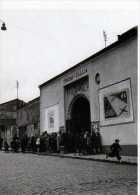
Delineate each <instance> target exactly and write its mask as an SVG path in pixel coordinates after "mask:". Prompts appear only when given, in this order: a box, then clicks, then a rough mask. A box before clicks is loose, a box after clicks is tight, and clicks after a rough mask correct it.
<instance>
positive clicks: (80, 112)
mask: <svg viewBox="0 0 140 195" xmlns="http://www.w3.org/2000/svg"><path fill="white" fill-rule="evenodd" d="M70 118H71V128H70V131H71V133H72V134H81V133H84V131H90V104H89V101H88V99H87V98H86V97H85V96H82V95H79V96H78V97H76V98H75V99H74V100H73V102H72V105H71V111H70Z"/></svg>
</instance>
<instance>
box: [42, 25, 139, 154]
mask: <svg viewBox="0 0 140 195" xmlns="http://www.w3.org/2000/svg"><path fill="white" fill-rule="evenodd" d="M137 53H138V50H137V27H134V28H133V29H130V30H128V31H127V32H125V33H123V34H122V35H120V36H118V41H116V42H114V43H113V44H111V45H109V46H107V47H106V48H104V49H103V50H101V51H99V52H97V53H96V54H94V55H93V56H91V57H89V58H87V59H85V60H84V61H82V62H80V63H79V64H77V65H75V66H73V67H72V68H70V69H68V70H66V71H65V72H63V73H61V74H60V75H58V76H56V77H54V78H52V79H51V80H49V81H47V82H45V83H43V84H42V85H40V130H41V131H42V132H43V131H46V130H47V132H48V133H51V132H58V131H60V130H61V131H69V132H71V133H73V134H75V133H76V132H77V133H78V132H81V131H83V130H89V131H91V130H92V129H94V130H96V129H97V128H99V130H100V133H101V136H102V144H103V146H104V147H105V148H108V147H109V145H110V144H111V143H112V142H113V141H114V139H116V138H119V139H120V144H121V145H122V148H123V153H124V154H126V155H136V154H137Z"/></svg>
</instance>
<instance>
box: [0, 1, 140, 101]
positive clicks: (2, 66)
mask: <svg viewBox="0 0 140 195" xmlns="http://www.w3.org/2000/svg"><path fill="white" fill-rule="evenodd" d="M76 2H78V3H77V4H69V5H67V4H65V3H63V2H61V3H60V4H59V5H58V2H57V3H54V4H51V3H50V4H43V3H41V4H40V6H38V5H37V4H35V3H34V4H30V5H29V4H27V3H24V4H23V3H21V4H19V3H15V4H14V6H15V7H14V6H12V5H11V4H10V3H8V1H7V4H6V3H5V4H3V6H1V7H0V19H2V20H4V21H5V22H6V25H7V28H8V29H7V31H0V103H3V102H5V101H8V100H11V99H14V98H16V80H18V81H19V98H20V99H22V100H24V101H29V100H31V99H34V98H35V97H37V96H39V89H38V86H39V85H40V84H42V83H43V82H45V81H47V80H48V79H50V78H52V77H53V76H56V75H57V74H59V73H61V72H62V71H64V70H66V69H68V68H70V67H71V66H73V65H75V64H76V63H78V62H80V61H81V60H83V59H85V58H87V57H89V56H90V55H92V54H94V53H95V52H97V51H99V50H101V49H103V48H104V39H103V33H102V32H103V30H105V31H106V33H107V38H108V42H107V44H108V45H109V44H111V43H112V42H114V41H116V40H117V35H118V34H121V33H123V32H125V31H127V30H128V29H130V28H131V27H133V26H136V25H138V24H139V21H140V17H139V12H140V9H139V6H138V3H137V1H130V0H128V1H127V0H125V1H124V2H123V4H122V2H120V3H117V4H116V5H117V6H116V5H113V4H111V3H109V1H108V2H105V1H103V2H102V4H101V5H102V6H100V4H97V3H93V2H92V3H89V2H88V3H87V4H82V3H80V1H76ZM100 2H101V1H100ZM116 2H117V1H116ZM0 5H1V4H0ZM16 5H17V6H16ZM35 5H36V6H35Z"/></svg>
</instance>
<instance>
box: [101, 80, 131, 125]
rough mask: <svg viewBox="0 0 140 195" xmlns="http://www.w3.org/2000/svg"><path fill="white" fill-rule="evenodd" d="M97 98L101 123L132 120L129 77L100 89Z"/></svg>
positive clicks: (108, 123)
mask: <svg viewBox="0 0 140 195" xmlns="http://www.w3.org/2000/svg"><path fill="white" fill-rule="evenodd" d="M99 99H100V123H101V125H110V124H118V123H125V122H131V121H133V107H132V99H131V88H130V80H129V79H127V80H125V81H122V82H119V83H116V84H113V85H111V86H108V87H104V88H102V89H100V93H99Z"/></svg>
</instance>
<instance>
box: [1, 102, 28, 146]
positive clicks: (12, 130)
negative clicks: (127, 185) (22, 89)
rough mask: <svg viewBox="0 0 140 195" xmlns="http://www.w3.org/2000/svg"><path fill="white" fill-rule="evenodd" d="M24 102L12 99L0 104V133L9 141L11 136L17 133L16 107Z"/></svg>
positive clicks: (19, 106)
mask: <svg viewBox="0 0 140 195" xmlns="http://www.w3.org/2000/svg"><path fill="white" fill-rule="evenodd" d="M24 104H25V102H23V101H22V100H18V99H14V100H11V101H8V102H5V103H3V104H0V135H1V137H2V138H3V139H7V141H8V143H10V142H11V140H12V138H13V136H14V135H15V134H16V133H17V124H16V117H17V108H21V107H22V106H23V105H24Z"/></svg>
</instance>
